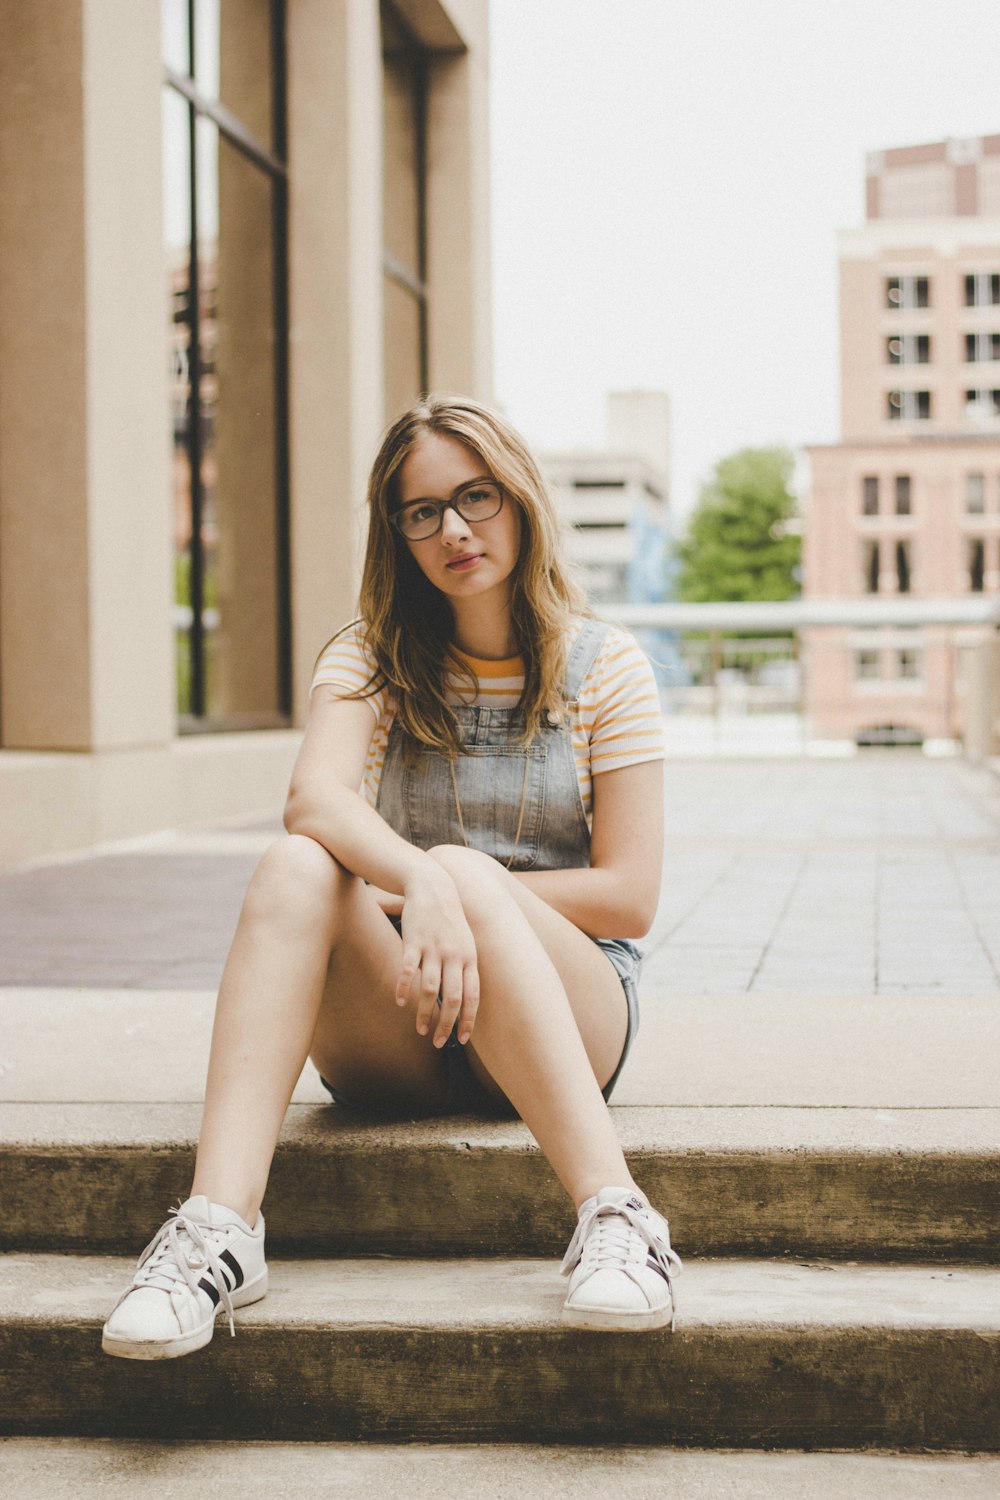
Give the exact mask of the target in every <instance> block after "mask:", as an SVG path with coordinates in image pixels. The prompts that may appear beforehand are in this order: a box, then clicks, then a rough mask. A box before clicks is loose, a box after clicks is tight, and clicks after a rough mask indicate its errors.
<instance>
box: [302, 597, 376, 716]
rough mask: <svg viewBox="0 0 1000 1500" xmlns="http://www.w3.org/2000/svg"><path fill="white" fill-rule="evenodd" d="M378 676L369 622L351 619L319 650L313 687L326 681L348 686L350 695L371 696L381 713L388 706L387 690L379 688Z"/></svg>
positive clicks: (329, 684) (331, 683) (333, 685)
mask: <svg viewBox="0 0 1000 1500" xmlns="http://www.w3.org/2000/svg"><path fill="white" fill-rule="evenodd" d="M377 677H378V666H377V663H376V660H375V656H374V653H373V652H372V650H371V647H370V646H369V644H368V631H367V627H366V625H365V622H364V620H351V621H349V622H348V624H346V625H344V626H342V627H341V629H340V630H338V631H337V633H336V635H333V636H331V637H330V639H329V640H328V641H327V643H326V645H325V646H324V647H323V649H322V651H321V652H320V653H319V656H318V658H317V660H316V667H315V670H314V672H313V680H312V688H316V687H318V686H319V685H320V684H321V683H325V684H327V685H328V686H330V687H337V688H346V689H347V690H348V696H352V695H353V694H355V693H360V694H362V695H363V696H365V697H369V698H370V701H371V705H372V708H373V710H374V711H375V712H377V713H378V712H381V711H382V709H383V708H384V706H385V705H384V703H383V701H382V699H383V697H384V690H380V689H379V685H378V683H377V681H376V679H377ZM312 688H311V689H310V691H312ZM373 689H375V691H373Z"/></svg>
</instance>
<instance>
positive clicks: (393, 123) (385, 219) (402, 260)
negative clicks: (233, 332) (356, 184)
mask: <svg viewBox="0 0 1000 1500" xmlns="http://www.w3.org/2000/svg"><path fill="white" fill-rule="evenodd" d="M381 16H382V223H383V232H384V239H383V254H382V271H383V282H382V286H383V296H384V302H385V315H384V316H385V325H384V331H383V338H384V368H385V395H384V399H385V415H386V417H387V418H388V419H392V418H393V417H397V416H399V414H400V412H402V411H405V410H406V408H407V407H408V406H410V405H412V403H413V402H414V401H415V400H416V399H417V397H418V396H419V395H420V393H421V391H425V390H426V389H427V387H428V385H429V384H430V380H429V372H428V342H427V244H426V238H427V237H426V232H425V224H426V218H427V213H426V192H425V182H426V155H427V142H426V136H427V125H426V121H427V76H428V64H427V58H426V54H425V53H424V51H423V49H422V48H421V46H420V45H419V43H418V41H417V40H416V38H415V37H414V36H413V34H412V33H411V31H410V29H409V27H408V26H407V25H406V23H405V21H404V20H403V18H402V17H401V16H400V15H398V14H397V13H396V11H395V10H394V9H393V8H392V6H390V5H389V4H383V5H382V8H381Z"/></svg>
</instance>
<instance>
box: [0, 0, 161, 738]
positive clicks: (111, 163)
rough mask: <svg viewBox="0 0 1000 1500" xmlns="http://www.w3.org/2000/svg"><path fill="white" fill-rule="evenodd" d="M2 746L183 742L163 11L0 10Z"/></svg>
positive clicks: (7, 5)
mask: <svg viewBox="0 0 1000 1500" xmlns="http://www.w3.org/2000/svg"><path fill="white" fill-rule="evenodd" d="M0 32H2V34H3V38H4V43H3V47H2V48H0V148H2V155H0V194H2V200H0V201H2V202H3V206H4V207H3V215H2V219H0V262H2V264H3V268H4V274H3V278H2V281H0V363H2V368H3V372H4V378H3V381H2V382H0V431H2V434H3V441H2V444H0V640H2V658H0V659H2V683H0V694H2V698H0V703H2V736H3V744H4V745H5V746H6V747H8V748H11V747H14V748H22V749H27V748H32V749H104V748H114V747H126V746H132V745H153V744H159V743H163V742H164V741H166V740H167V739H168V738H169V737H171V736H172V733H173V725H174V713H173V642H172V638H171V632H170V597H171V585H170V536H169V490H168V428H167V405H166V402H167V382H166V361H165V354H164V344H165V339H164V333H165V315H166V314H165V280H164V270H163V244H162V227H161V205H160V174H161V161H160V90H161V83H160V77H161V73H160V57H159V46H160V40H159V12H158V8H157V7H156V6H152V5H135V4H133V3H132V0H64V3H61V4H59V5H47V6H31V5H28V6H25V5H21V4H19V3H17V0H0Z"/></svg>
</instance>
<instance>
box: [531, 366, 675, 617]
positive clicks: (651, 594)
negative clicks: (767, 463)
mask: <svg viewBox="0 0 1000 1500" xmlns="http://www.w3.org/2000/svg"><path fill="white" fill-rule="evenodd" d="M541 465H542V469H543V471H544V474H545V478H546V480H547V481H548V483H549V485H550V487H551V489H552V493H553V496H554V498H555V502H556V506H557V508H558V511H559V518H560V520H561V522H562V524H563V527H564V530H565V534H566V542H567V549H568V554H569V557H570V560H571V562H572V563H573V564H574V565H575V567H576V569H577V572H578V576H579V578H580V581H581V582H582V584H583V586H584V588H585V589H586V590H587V595H588V597H589V599H590V601H591V603H592V604H608V603H614V604H621V603H624V602H625V601H632V602H636V603H638V602H646V603H653V602H659V600H661V599H663V598H664V589H665V585H666V576H665V571H664V568H665V559H666V555H667V542H668V538H669V534H670V516H669V490H670V479H669V474H670V398H669V396H667V395H666V393H665V392H663V391H616V392H613V393H612V394H611V395H610V396H609V397H608V418H607V443H606V446H605V447H603V448H579V449H576V450H574V451H572V452H564V453H546V454H543V455H542V456H541Z"/></svg>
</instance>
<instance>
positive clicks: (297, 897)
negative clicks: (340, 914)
mask: <svg viewBox="0 0 1000 1500" xmlns="http://www.w3.org/2000/svg"><path fill="white" fill-rule="evenodd" d="M352 878H353V877H351V876H349V875H348V873H347V871H346V870H345V869H344V868H343V866H342V865H340V864H338V863H337V861H336V860H335V859H334V857H333V855H332V854H330V852H329V851H328V850H327V849H324V848H323V845H322V844H318V843H317V842H316V840H315V839H311V838H308V837H306V836H305V835H304V834H299V833H290V834H287V835H286V836H285V837H284V838H279V839H277V840H276V841H275V842H274V843H273V844H272V845H271V846H270V848H269V849H268V850H267V851H266V853H265V854H264V857H263V858H262V859H261V861H260V864H259V865H258V866H257V869H256V870H255V871H254V876H253V879H252V880H251V882H250V888H249V890H248V891H247V898H246V901H245V903H244V911H245V912H248V913H249V914H250V915H252V916H256V917H263V918H267V917H275V916H281V917H285V916H287V915H289V914H291V915H293V916H294V917H295V918H296V919H301V920H303V921H305V922H309V923H312V922H314V921H315V920H316V919H317V918H320V919H322V918H323V917H326V916H328V915H330V914H332V912H333V910H334V908H335V905H336V901H337V897H338V892H339V890H340V888H341V887H343V885H344V883H345V881H348V880H350V879H352Z"/></svg>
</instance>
